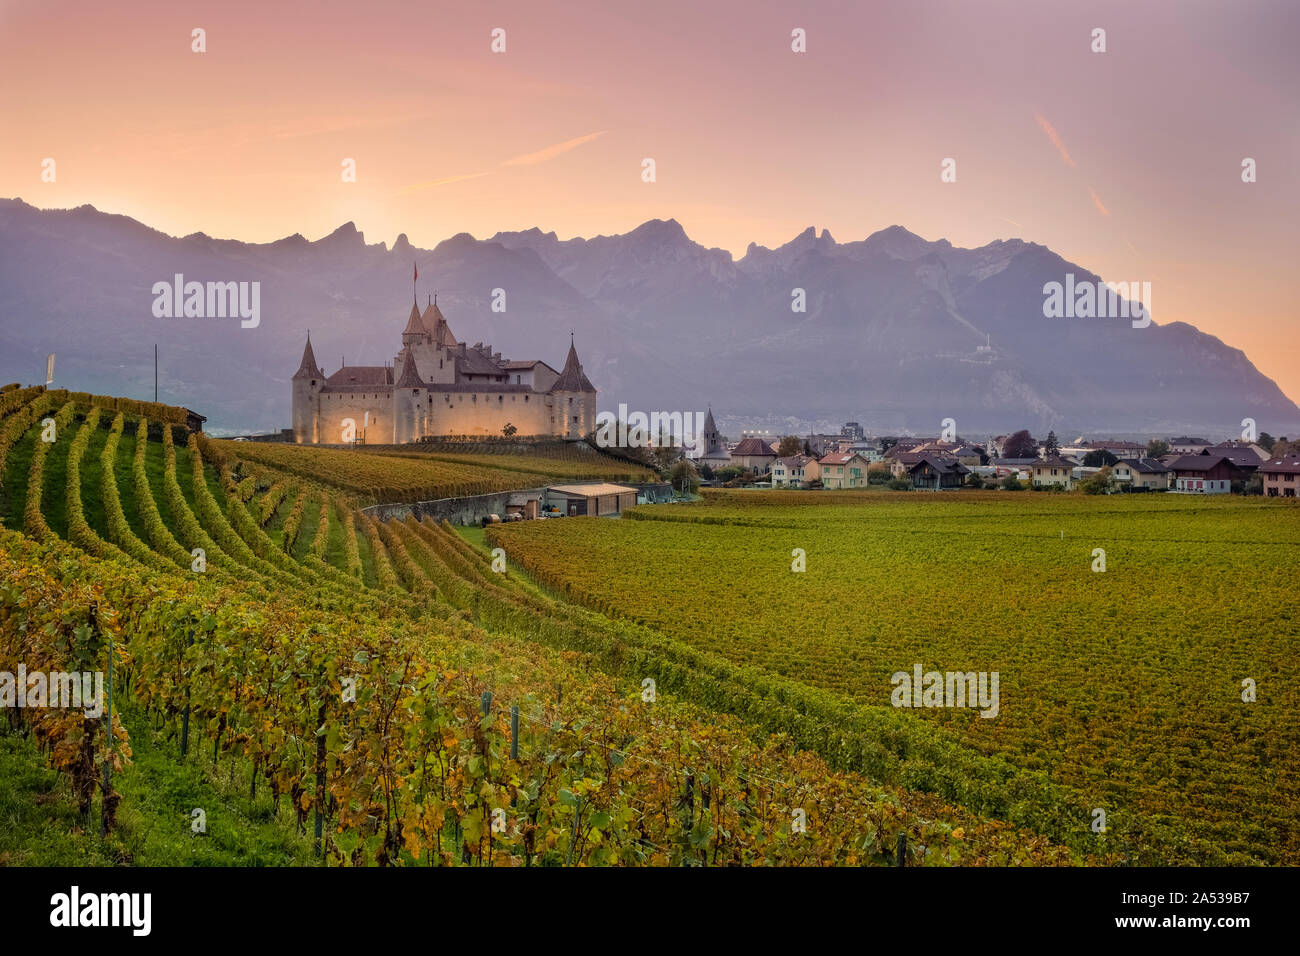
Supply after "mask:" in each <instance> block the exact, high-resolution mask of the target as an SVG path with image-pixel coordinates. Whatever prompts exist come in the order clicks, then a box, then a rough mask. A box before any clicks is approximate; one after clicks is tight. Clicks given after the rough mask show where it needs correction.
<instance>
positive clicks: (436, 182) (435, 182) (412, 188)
mask: <svg viewBox="0 0 1300 956" xmlns="http://www.w3.org/2000/svg"><path fill="white" fill-rule="evenodd" d="M487 175H489V174H488V173H465V174H464V175H461V176H448V177H446V178H445V179H432V180H430V181H429V182H427V183H412V184H411V185H409V186H406V187H404V188H403V189H402V190H401V193H415V192H420V191H422V190H425V189H436V188H437V187H439V186H450V185H451V184H452V183H460V182H464V181H465V180H467V179H478V178H479V177H480V176H487Z"/></svg>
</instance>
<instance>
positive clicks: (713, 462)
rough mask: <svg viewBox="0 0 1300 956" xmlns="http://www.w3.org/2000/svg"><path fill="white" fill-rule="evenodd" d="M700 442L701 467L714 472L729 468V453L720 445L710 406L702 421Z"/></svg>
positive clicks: (720, 440)
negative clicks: (704, 466) (702, 449)
mask: <svg viewBox="0 0 1300 956" xmlns="http://www.w3.org/2000/svg"><path fill="white" fill-rule="evenodd" d="M700 440H701V441H702V442H703V443H704V453H703V454H702V455H700V457H699V463H700V464H701V465H708V466H709V468H711V469H712V470H714V471H717V470H718V469H719V468H730V467H731V452H729V451H727V446H726V445H724V444H722V436H721V435H719V434H718V426H717V425H715V424H713V407H712V406H710V407H709V414H708V417H706V418H705V419H704V434H703V435H701V436H700Z"/></svg>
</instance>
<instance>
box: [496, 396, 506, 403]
mask: <svg viewBox="0 0 1300 956" xmlns="http://www.w3.org/2000/svg"><path fill="white" fill-rule="evenodd" d="M505 400H506V397H505V396H504V395H498V396H497V401H498V402H504V401H505Z"/></svg>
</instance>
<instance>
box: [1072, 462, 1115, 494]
mask: <svg viewBox="0 0 1300 956" xmlns="http://www.w3.org/2000/svg"><path fill="white" fill-rule="evenodd" d="M1113 485H1114V481H1113V480H1112V479H1111V476H1110V468H1103V469H1102V470H1101V471H1099V472H1097V473H1096V474H1095V475H1092V476H1090V477H1088V478H1085V479H1083V481H1081V482H1079V488H1080V489H1081V490H1082V491H1083V493H1084V494H1085V495H1105V494H1109V493H1110V490H1111V488H1112V487H1113Z"/></svg>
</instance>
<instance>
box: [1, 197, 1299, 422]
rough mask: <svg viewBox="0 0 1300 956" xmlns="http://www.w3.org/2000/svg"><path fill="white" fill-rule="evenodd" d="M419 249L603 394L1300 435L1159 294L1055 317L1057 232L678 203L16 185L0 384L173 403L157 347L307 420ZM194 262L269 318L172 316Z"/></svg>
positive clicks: (200, 275) (203, 394)
mask: <svg viewBox="0 0 1300 956" xmlns="http://www.w3.org/2000/svg"><path fill="white" fill-rule="evenodd" d="M413 263H415V264H418V266H419V271H420V280H419V290H418V294H419V302H420V306H421V308H423V307H424V304H425V301H426V296H427V295H428V294H429V293H431V292H433V291H435V290H436V291H437V293H438V304H439V307H440V309H441V310H442V312H443V314H444V315H445V316H446V317H447V321H448V323H449V325H450V326H451V329H452V331H453V332H454V334H455V335H456V336H457V337H458V339H460V340H461V341H465V342H470V343H473V342H478V341H481V342H484V343H486V344H491V345H492V346H493V347H494V349H496V350H498V351H500V352H502V353H503V354H504V355H505V357H506V358H512V359H522V358H540V359H543V360H544V361H546V362H548V363H549V364H551V365H552V366H554V367H556V368H559V367H560V365H561V364H562V362H563V359H564V354H565V351H566V350H567V347H568V333H569V332H570V331H572V332H573V333H574V336H575V339H576V342H577V345H578V352H579V355H580V357H581V360H582V362H583V365H584V368H585V371H586V373H587V375H588V377H589V378H590V379H591V380H592V381H593V382H594V383H595V385H596V387H597V388H598V389H599V390H600V392H601V395H600V398H599V400H598V407H599V408H600V409H602V410H604V409H610V410H613V409H616V408H617V406H618V404H619V403H626V404H627V405H628V407H629V408H630V409H637V410H644V411H647V412H650V411H655V410H663V411H688V410H690V411H693V410H697V409H698V410H702V409H704V408H705V407H706V406H708V405H711V406H712V407H713V409H714V411H715V414H716V415H717V417H718V419H719V423H720V425H721V426H722V427H723V430H724V431H726V430H727V423H728V422H731V423H733V424H737V425H738V424H740V423H746V422H748V423H752V425H753V426H754V427H763V424H762V423H764V422H774V421H798V422H801V423H819V422H824V423H834V422H842V421H844V420H856V421H859V422H861V423H862V424H863V426H864V427H865V428H866V429H867V430H868V431H869V432H871V431H874V432H878V433H888V432H899V431H916V432H917V433H934V432H936V431H938V429H939V427H940V421H941V420H942V419H944V418H953V419H955V420H956V422H957V425H958V427H959V428H960V430H961V431H962V432H963V433H979V432H981V431H984V432H992V431H1002V432H1008V431H1012V430H1015V429H1017V428H1022V427H1028V428H1030V429H1031V430H1034V431H1035V434H1038V433H1039V432H1043V433H1045V432H1046V430H1047V429H1048V428H1055V429H1056V430H1057V431H1058V432H1059V433H1061V434H1066V433H1069V434H1074V433H1076V432H1077V433H1081V434H1082V433H1090V434H1097V433H1102V432H1104V433H1106V434H1108V435H1110V434H1116V435H1118V434H1142V433H1152V434H1159V433H1169V434H1173V433H1182V432H1198V433H1207V437H1216V436H1222V435H1231V434H1236V433H1237V432H1239V431H1240V429H1241V425H1240V422H1241V420H1242V419H1243V418H1253V419H1255V421H1256V422H1257V423H1258V427H1259V428H1260V429H1261V430H1267V431H1270V432H1272V433H1273V434H1295V433H1296V431H1300V408H1298V407H1297V406H1296V404H1295V403H1294V402H1292V401H1290V400H1289V399H1287V398H1286V396H1285V395H1283V393H1282V392H1281V390H1280V389H1279V388H1278V387H1277V385H1276V384H1274V382H1273V381H1271V380H1270V379H1269V378H1267V377H1266V376H1264V375H1263V374H1261V373H1260V372H1259V371H1258V370H1257V369H1256V368H1255V367H1254V365H1252V364H1251V362H1250V361H1249V359H1247V357H1246V356H1245V354H1244V353H1242V352H1241V351H1240V350H1238V349H1234V348H1232V347H1231V346H1229V345H1227V344H1225V343H1224V342H1222V341H1220V340H1219V339H1218V338H1216V337H1214V336H1212V335H1208V334H1205V333H1203V332H1200V331H1199V330H1197V329H1196V328H1194V327H1193V326H1191V325H1188V324H1187V323H1184V322H1179V321H1165V322H1161V321H1160V319H1161V316H1160V314H1159V309H1158V306H1157V308H1156V310H1155V314H1154V318H1155V320H1156V321H1153V322H1152V323H1151V324H1150V326H1149V327H1147V328H1133V327H1132V324H1131V323H1130V321H1129V320H1128V319H1082V318H1053V319H1049V318H1045V317H1044V315H1043V301H1044V285H1045V284H1046V283H1049V282H1064V281H1065V277H1066V275H1067V274H1073V276H1074V279H1075V282H1076V283H1082V282H1085V281H1087V282H1096V281H1098V280H1099V278H1100V277H1098V276H1097V275H1095V274H1094V273H1091V272H1089V271H1088V270H1087V269H1084V268H1082V267H1080V266H1078V265H1075V264H1072V263H1070V262H1067V261H1066V260H1064V259H1063V258H1061V257H1060V256H1059V255H1057V254H1056V253H1054V252H1052V251H1051V250H1050V249H1048V248H1047V247H1045V246H1042V245H1038V244H1036V243H1032V242H1025V241H1022V240H1020V239H1012V240H1005V241H1002V240H999V241H997V242H992V243H990V244H988V245H985V246H981V247H980V248H977V249H962V248H957V247H954V246H953V245H952V244H950V243H949V242H948V241H947V240H943V239H940V240H937V241H927V240H925V239H922V238H921V237H920V236H917V235H914V234H912V233H911V232H908V231H907V230H906V229H904V228H902V227H900V226H891V227H889V228H888V229H884V230H881V231H879V232H876V233H874V234H872V235H870V236H868V237H867V238H866V239H862V240H859V241H855V242H847V243H840V242H836V241H835V240H834V239H833V238H832V237H831V236H830V234H829V233H828V232H826V231H825V230H823V231H822V232H821V233H820V234H819V233H818V232H817V231H816V230H815V229H813V228H811V227H810V228H809V229H807V230H806V231H804V232H803V233H801V234H799V235H798V236H796V237H794V238H793V239H792V240H791V241H789V242H788V243H786V244H785V245H783V246H780V247H779V248H776V249H768V248H765V247H762V246H758V245H754V244H751V245H750V246H749V248H748V249H747V250H746V252H745V255H744V256H743V257H741V258H739V259H736V258H734V257H733V256H732V255H731V254H730V253H729V252H726V251H724V250H721V249H709V248H705V247H704V246H701V245H700V244H698V243H696V242H694V241H692V240H691V239H690V237H689V236H688V235H687V234H686V231H685V230H684V229H683V228H682V226H681V225H680V224H679V223H678V222H676V221H675V220H672V219H669V220H666V221H665V220H651V221H649V222H646V223H643V224H642V225H640V226H638V227H637V228H635V229H633V230H632V231H630V232H627V233H624V234H622V235H613V236H597V237H595V238H591V239H582V238H576V239H568V240H561V239H559V238H557V236H556V234H555V233H553V232H547V233H544V232H542V231H541V230H540V229H536V228H534V229H529V230H527V231H524V232H500V233H497V234H496V235H495V236H492V237H491V238H489V239H475V238H474V237H473V236H470V235H469V234H467V233H462V234H460V235H456V236H453V237H451V238H450V239H446V240H444V241H443V242H440V243H438V245H437V246H435V247H434V248H433V249H431V250H426V249H419V248H416V247H415V246H413V245H412V244H411V243H410V242H409V241H408V240H407V237H406V236H405V235H401V236H398V237H397V240H396V241H395V242H394V243H393V244H392V246H391V247H390V246H388V245H386V244H385V243H367V242H366V241H365V237H364V236H363V235H362V234H361V233H360V232H359V231H358V230H357V228H356V227H355V225H354V224H353V223H346V224H344V225H343V226H340V227H339V228H338V229H336V230H335V231H334V232H332V233H330V234H329V235H327V236H325V237H324V238H321V239H318V240H315V241H309V240H308V239H306V238H304V237H303V236H301V235H296V234H295V235H292V236H289V237H287V238H284V239H280V240H277V241H275V242H270V243H245V242H240V241H236V240H229V239H214V238H212V237H210V236H207V235H204V234H203V233H195V234H193V235H189V236H185V237H180V238H177V237H173V236H168V235H166V234H164V233H162V232H159V231H157V230H154V229H151V228H149V227H147V226H145V225H143V224H141V223H139V222H137V221H136V220H134V219H131V218H128V217H126V216H121V215H113V214H109V213H104V212H100V211H99V210H96V209H95V208H94V207H92V206H81V207H78V208H76V209H70V210H41V209H38V208H36V207H34V206H31V205H29V204H27V203H25V202H23V201H22V200H20V199H0V379H3V381H22V382H23V383H24V384H27V383H30V382H33V381H38V380H41V381H43V378H42V375H43V373H44V367H45V356H46V354H47V353H49V352H55V353H56V354H57V356H58V358H57V364H56V370H55V385H58V386H64V387H68V388H74V389H80V390H86V391H93V392H100V393H105V394H114V395H127V396H131V397H136V398H152V397H153V346H154V345H155V344H157V345H158V347H159V356H160V365H159V398H160V400H162V401H165V402H170V403H173V404H179V405H185V406H188V407H190V408H193V409H195V410H197V411H200V412H202V413H203V414H205V415H207V416H208V419H209V422H208V427H209V429H210V430H212V431H214V432H216V433H221V432H229V431H246V432H252V431H268V430H272V429H276V428H281V427H285V426H287V425H288V424H289V379H290V376H291V375H292V374H293V372H294V371H295V370H296V369H297V367H298V361H299V358H300V357H301V355H302V347H303V343H304V341H305V340H306V336H307V332H308V330H309V329H310V331H311V339H312V343H313V347H314V350H315V354H316V357H317V359H318V361H319V362H320V364H321V365H322V366H324V368H325V369H326V371H327V372H332V371H334V370H335V369H337V368H338V367H339V365H340V364H341V363H342V362H344V361H346V362H347V363H349V364H356V365H375V364H382V363H384V362H391V361H392V359H393V356H394V354H395V353H396V352H397V350H398V349H399V348H400V346H401V340H400V333H401V330H402V328H403V326H404V324H405V322H406V317H407V314H408V313H409V312H410V298H411V295H412V290H411V277H412V264H413ZM178 273H179V274H182V275H184V277H185V281H187V282H188V281H199V282H258V283H260V292H261V298H260V307H261V316H260V322H259V324H258V325H257V327H256V328H241V323H240V322H239V320H238V319H230V318H157V317H155V315H154V312H153V309H152V306H153V303H154V299H155V295H154V293H153V292H152V291H151V290H152V288H153V286H154V284H155V283H158V282H165V283H168V284H170V283H171V282H172V279H173V276H174V275H175V274H178ZM1113 278H1117V279H1128V278H1134V277H1113ZM796 289H801V290H803V297H804V300H805V302H806V308H805V310H804V311H795V310H794V309H792V302H793V301H795V299H794V296H795V295H796V293H795V292H794V290H796ZM495 290H503V291H504V311H501V310H500V303H501V302H502V296H501V293H500V292H497V291H495ZM1157 302H1158V298H1157ZM494 303H495V304H497V308H496V310H494ZM809 427H812V426H811V425H810V426H809Z"/></svg>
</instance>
